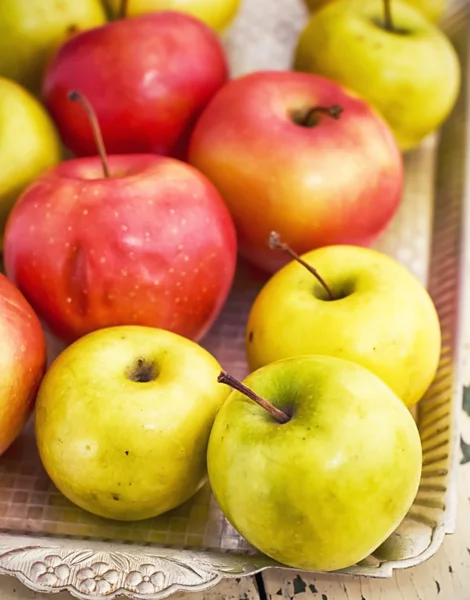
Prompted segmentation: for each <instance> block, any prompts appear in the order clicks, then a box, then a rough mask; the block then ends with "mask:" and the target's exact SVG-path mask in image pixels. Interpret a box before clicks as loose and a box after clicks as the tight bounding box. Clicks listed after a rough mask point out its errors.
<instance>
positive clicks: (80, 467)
mask: <svg viewBox="0 0 470 600" xmlns="http://www.w3.org/2000/svg"><path fill="white" fill-rule="evenodd" d="M219 373H220V366H219V364H218V362H217V361H216V359H215V358H214V357H213V356H212V355H211V354H209V352H207V351H206V350H204V349H203V348H202V347H201V346H199V345H198V344H196V343H195V342H192V341H190V340H188V339H186V338H184V337H181V336H179V335H177V334H175V333H171V332H169V331H165V330H162V329H154V328H151V327H142V326H120V327H110V328H107V329H101V330H98V331H95V332H93V333H90V334H88V335H86V336H84V337H82V338H80V339H79V340H77V341H76V342H74V343H73V344H72V345H70V346H69V347H68V348H66V349H65V350H64V351H63V352H62V353H61V354H60V355H59V356H58V357H57V358H56V360H55V361H54V362H53V364H52V365H51V367H50V369H49V371H48V372H47V373H46V376H45V378H44V379H43V381H42V384H41V387H40V389H39V393H38V398H37V403H36V439H37V444H38V449H39V455H40V457H41V460H42V463H43V465H44V467H45V469H46V471H47V473H48V474H49V476H50V478H51V479H52V481H53V482H54V484H55V485H56V487H57V488H58V489H59V490H60V491H61V492H62V493H63V494H64V495H65V496H66V497H67V498H68V499H69V500H70V501H71V502H74V503H75V504H77V505H78V506H80V507H81V508H83V509H85V510H87V511H89V512H91V513H94V514H97V515H100V516H102V517H107V518H111V519H117V520H123V521H131V520H140V519H146V518H149V517H153V516H156V515H158V514H161V513H163V512H166V511H168V510H170V509H172V508H174V507H176V506H178V505H179V504H181V503H183V502H184V501H186V500H188V499H189V498H190V497H191V496H192V495H193V494H195V493H196V491H197V490H198V489H199V488H200V487H201V486H202V485H203V484H204V483H205V481H206V479H207V476H206V451H207V443H208V440H209V434H210V431H211V428H212V424H213V421H214V418H215V415H216V412H217V410H218V409H219V408H220V407H221V405H222V404H223V402H224V400H225V399H226V397H227V395H228V393H229V391H230V390H229V389H228V388H227V387H225V386H221V385H219V384H218V383H217V376H218V374H219Z"/></svg>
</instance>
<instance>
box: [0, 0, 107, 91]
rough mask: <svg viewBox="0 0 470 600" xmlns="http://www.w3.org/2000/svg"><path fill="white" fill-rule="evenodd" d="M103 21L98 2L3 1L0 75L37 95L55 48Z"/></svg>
mask: <svg viewBox="0 0 470 600" xmlns="http://www.w3.org/2000/svg"><path fill="white" fill-rule="evenodd" d="M105 21H106V15H105V12H104V9H103V6H102V4H101V2H100V0H80V1H79V2H77V0H61V1H60V2H57V0H2V1H1V2H0V75H3V76H4V77H8V78H11V79H14V80H15V81H17V82H19V83H21V84H22V85H23V86H25V87H27V88H28V89H29V90H30V91H33V92H34V93H35V94H38V93H39V92H40V89H41V79H42V76H43V74H44V70H45V68H46V66H47V64H48V62H49V60H50V59H51V57H52V56H53V54H54V53H55V52H56V51H57V48H59V46H60V45H61V44H62V43H63V42H64V41H65V40H67V39H68V38H69V37H70V36H71V35H73V34H75V33H77V32H79V31H82V30H84V29H89V28H92V27H96V26H98V25H102V24H103V23H104V22H105Z"/></svg>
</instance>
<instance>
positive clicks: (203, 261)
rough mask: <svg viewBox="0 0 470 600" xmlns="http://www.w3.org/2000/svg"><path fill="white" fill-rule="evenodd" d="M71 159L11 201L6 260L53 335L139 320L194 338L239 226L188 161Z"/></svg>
mask: <svg viewBox="0 0 470 600" xmlns="http://www.w3.org/2000/svg"><path fill="white" fill-rule="evenodd" d="M108 162H109V168H110V172H111V177H110V178H107V179H105V178H104V177H103V175H102V171H101V163H100V161H99V159H98V157H87V158H76V159H72V160H69V161H65V162H63V163H61V164H60V165H58V166H56V167H54V168H52V169H49V170H48V171H47V172H46V173H44V174H43V175H42V176H41V177H40V178H38V179H36V181H35V182H34V183H33V184H31V185H30V186H29V187H28V188H27V189H26V191H25V192H24V193H23V194H22V196H21V198H20V199H19V200H18V202H17V203H16V205H15V207H14V209H13V211H12V212H11V213H10V217H9V220H8V223H7V228H6V231H5V249H4V252H5V268H6V272H7V275H8V277H9V278H10V279H11V280H12V281H13V282H15V284H16V285H17V286H18V287H19V289H20V290H21V291H22V292H23V293H24V295H25V296H26V298H27V299H28V300H29V301H30V303H31V304H32V306H33V307H34V308H35V310H36V311H37V312H38V314H39V315H40V316H41V317H42V319H43V320H44V322H45V323H47V325H48V326H49V328H50V329H51V330H52V332H53V333H55V334H56V335H57V336H58V337H59V338H60V339H62V340H64V341H66V342H71V341H73V340H75V339H77V338H78V337H80V336H82V335H84V334H86V333H89V332H91V331H93V330H95V329H100V328H102V327H109V326H111V325H147V326H153V327H161V328H163V329H169V330H171V331H174V332H175V333H179V334H180V335H184V336H186V337H188V338H193V339H200V338H201V337H202V336H203V335H204V334H205V333H206V331H207V330H208V329H209V327H210V326H211V324H212V323H213V321H214V319H215V318H216V317H217V315H218V313H219V312H220V310H221V308H222V306H223V304H224V302H225V299H226V297H227V295H228V292H229V290H230V288H231V285H232V280H233V277H234V272H235V266H236V253H237V252H236V233H235V229H234V226H233V223H232V220H231V218H230V214H229V212H228V210H227V208H226V207H225V205H224V203H223V201H222V199H221V198H220V196H219V194H218V192H217V190H216V189H215V188H214V186H213V185H212V184H211V183H210V181H208V180H207V179H206V178H205V177H204V176H203V175H202V174H200V173H199V172H198V171H196V170H195V169H193V168H192V167H191V166H190V165H187V164H185V163H182V162H180V161H177V160H175V159H171V158H167V157H161V156H156V155H128V156H126V155H117V156H110V157H109V158H108Z"/></svg>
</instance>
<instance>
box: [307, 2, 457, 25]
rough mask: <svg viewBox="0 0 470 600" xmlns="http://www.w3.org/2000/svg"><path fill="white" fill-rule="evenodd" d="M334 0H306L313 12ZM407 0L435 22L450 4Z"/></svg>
mask: <svg viewBox="0 0 470 600" xmlns="http://www.w3.org/2000/svg"><path fill="white" fill-rule="evenodd" d="M334 1H335V0H304V2H305V4H306V6H307V7H308V9H309V10H311V11H312V12H313V11H314V10H318V9H319V8H321V7H322V6H325V4H329V3H330V2H334ZM393 1H394V0H392V2H393ZM405 2H406V3H407V4H411V6H415V7H416V8H417V9H418V10H419V11H420V12H421V13H423V15H425V16H426V17H427V18H428V19H429V20H430V21H432V22H434V23H436V22H437V21H440V20H441V18H442V16H443V15H444V13H445V11H446V9H447V6H448V4H449V0H405Z"/></svg>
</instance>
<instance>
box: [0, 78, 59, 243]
mask: <svg viewBox="0 0 470 600" xmlns="http://www.w3.org/2000/svg"><path fill="white" fill-rule="evenodd" d="M0 157H1V169H0V240H1V239H2V238H3V231H4V228H5V223H6V220H7V218H8V215H9V213H10V210H11V208H12V207H13V204H14V203H15V201H16V200H17V198H18V196H19V195H20V194H21V192H22V191H23V190H24V189H25V188H26V187H27V186H28V185H29V184H30V183H31V182H32V181H33V180H34V179H36V177H38V176H39V175H40V174H41V173H42V172H43V171H44V170H46V169H47V168H48V167H51V166H53V165H55V164H57V163H58V162H59V161H60V159H61V145H60V140H59V136H58V133H57V132H56V129H55V127H54V125H53V123H52V120H51V118H50V117H49V115H48V113H47V112H46V109H45V108H44V107H43V106H42V105H41V104H40V103H39V101H38V100H37V99H36V98H35V97H34V96H33V95H32V94H30V93H29V92H28V91H27V90H26V89H25V88H23V87H22V86H20V85H19V84H17V83H15V82H14V81H11V80H9V79H5V78H4V77H0Z"/></svg>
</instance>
